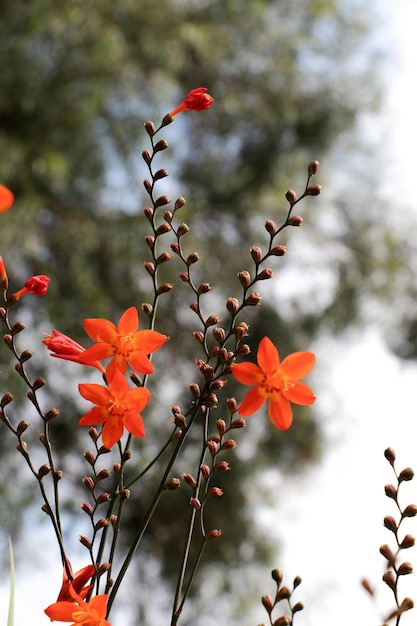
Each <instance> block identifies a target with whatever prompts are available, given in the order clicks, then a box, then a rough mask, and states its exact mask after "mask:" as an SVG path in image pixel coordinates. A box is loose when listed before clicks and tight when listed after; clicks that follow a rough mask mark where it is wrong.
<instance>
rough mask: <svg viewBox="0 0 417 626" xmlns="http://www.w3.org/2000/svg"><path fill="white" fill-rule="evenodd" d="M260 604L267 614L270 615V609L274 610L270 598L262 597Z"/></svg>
mask: <svg viewBox="0 0 417 626" xmlns="http://www.w3.org/2000/svg"><path fill="white" fill-rule="evenodd" d="M262 604H263V605H264V608H265V610H266V612H267V613H271V612H272V609H273V608H274V603H273V601H272V598H271V596H263V597H262Z"/></svg>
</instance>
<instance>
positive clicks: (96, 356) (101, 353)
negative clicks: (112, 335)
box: [79, 343, 114, 365]
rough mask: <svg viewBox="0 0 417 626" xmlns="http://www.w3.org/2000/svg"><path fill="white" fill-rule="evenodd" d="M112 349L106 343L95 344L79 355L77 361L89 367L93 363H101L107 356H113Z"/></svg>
mask: <svg viewBox="0 0 417 626" xmlns="http://www.w3.org/2000/svg"><path fill="white" fill-rule="evenodd" d="M113 354H114V348H113V347H112V346H111V345H110V344H108V343H96V344H94V345H93V346H90V347H89V348H87V350H85V352H83V353H82V354H80V356H79V361H80V363H83V364H84V365H90V364H91V363H94V362H95V361H103V360H104V359H107V358H108V357H109V356H113Z"/></svg>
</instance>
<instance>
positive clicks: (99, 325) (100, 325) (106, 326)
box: [84, 317, 117, 343]
mask: <svg viewBox="0 0 417 626" xmlns="http://www.w3.org/2000/svg"><path fill="white" fill-rule="evenodd" d="M84 329H85V332H86V333H87V335H89V336H90V337H91V339H94V341H101V342H104V343H114V342H115V341H117V328H116V326H115V325H114V324H113V322H110V321H109V320H105V319H102V318H94V317H93V318H88V319H85V320H84Z"/></svg>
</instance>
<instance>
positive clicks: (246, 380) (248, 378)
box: [232, 361, 263, 387]
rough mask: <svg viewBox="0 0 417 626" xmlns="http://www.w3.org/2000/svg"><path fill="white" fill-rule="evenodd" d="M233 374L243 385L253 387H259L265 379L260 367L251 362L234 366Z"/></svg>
mask: <svg viewBox="0 0 417 626" xmlns="http://www.w3.org/2000/svg"><path fill="white" fill-rule="evenodd" d="M232 374H233V376H234V377H235V378H236V380H237V381H239V382H240V383H242V384H243V385H251V386H252V387H253V386H254V385H258V384H259V383H260V382H261V381H262V378H263V372H262V370H261V369H260V367H258V366H257V365H256V364H255V363H250V362H249V361H246V362H245V363H238V364H237V365H232Z"/></svg>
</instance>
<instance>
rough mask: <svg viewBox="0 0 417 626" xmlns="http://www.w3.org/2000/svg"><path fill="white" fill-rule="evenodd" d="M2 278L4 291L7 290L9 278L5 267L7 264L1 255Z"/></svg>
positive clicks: (0, 268) (0, 272) (0, 273)
mask: <svg viewBox="0 0 417 626" xmlns="http://www.w3.org/2000/svg"><path fill="white" fill-rule="evenodd" d="M0 279H1V289H2V291H3V292H6V291H7V287H8V285H9V279H8V278H7V272H6V268H5V265H4V262H3V259H2V258H1V256H0Z"/></svg>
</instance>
